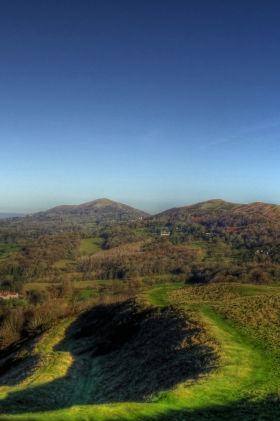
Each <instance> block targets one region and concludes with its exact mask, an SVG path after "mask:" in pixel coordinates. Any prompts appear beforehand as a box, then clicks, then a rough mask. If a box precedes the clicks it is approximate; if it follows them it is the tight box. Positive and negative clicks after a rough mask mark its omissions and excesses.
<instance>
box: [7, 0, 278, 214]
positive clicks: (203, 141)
mask: <svg viewBox="0 0 280 421" xmlns="http://www.w3.org/2000/svg"><path fill="white" fill-rule="evenodd" d="M279 22H280V2H279V1H272V0H267V1H257V0H254V1H248V0H247V1H246V0H243V1H239V0H229V1H224V0H220V1H216V0H211V1H209V0H192V1H188V0H181V1H177V0H169V1H164V0H147V1H145V0H98V1H96V0H89V1H88V0H75V1H73V0H65V1H64V0H56V1H54V0H39V1H38V0H36V1H31V0H24V1H23V0H0V211H3V212H4V211H35V210H39V209H44V208H48V207H51V206H53V205H57V204H62V203H80V202H84V201H88V200H92V199H96V198H98V197H109V198H112V199H114V200H119V201H122V202H126V203H128V204H130V205H133V206H137V207H140V208H142V209H145V210H148V211H157V210H160V209H163V208H168V207H170V206H174V205H177V206H178V205H183V204H188V203H192V202H196V201H201V200H206V199H210V198H217V197H219V198H224V199H225V200H230V201H237V202H250V201H256V200H259V201H267V202H275V203H279V202H280V188H279V186H280V23H279Z"/></svg>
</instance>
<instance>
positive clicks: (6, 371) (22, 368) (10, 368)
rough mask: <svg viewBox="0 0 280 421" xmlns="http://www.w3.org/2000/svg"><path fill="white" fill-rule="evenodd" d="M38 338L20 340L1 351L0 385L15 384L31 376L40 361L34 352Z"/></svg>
mask: <svg viewBox="0 0 280 421" xmlns="http://www.w3.org/2000/svg"><path fill="white" fill-rule="evenodd" d="M35 343H36V339H26V340H21V341H18V342H17V343H15V344H13V345H12V346H10V347H8V348H6V349H5V350H2V351H0V387H1V386H15V385H16V384H18V383H20V382H22V381H23V380H25V379H26V378H27V377H29V376H30V375H31V374H32V372H33V371H34V370H36V367H37V366H38V363H39V361H40V357H39V355H36V354H34V353H33V349H34V346H35Z"/></svg>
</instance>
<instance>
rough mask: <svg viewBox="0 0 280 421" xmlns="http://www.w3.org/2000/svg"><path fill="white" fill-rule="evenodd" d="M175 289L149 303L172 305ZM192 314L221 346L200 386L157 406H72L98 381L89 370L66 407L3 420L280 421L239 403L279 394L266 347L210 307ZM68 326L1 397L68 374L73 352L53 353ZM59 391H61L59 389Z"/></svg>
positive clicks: (45, 343) (158, 291)
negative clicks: (29, 373)
mask: <svg viewBox="0 0 280 421" xmlns="http://www.w3.org/2000/svg"><path fill="white" fill-rule="evenodd" d="M176 287H178V285H171V286H158V287H156V288H152V289H151V290H150V291H149V294H147V296H146V299H148V300H149V301H151V302H152V303H153V304H154V305H160V306H164V305H167V304H169V303H170V298H169V297H170V295H169V294H167V293H168V292H169V291H170V290H171V289H174V288H176ZM246 294H248V291H247V290H246ZM171 296H172V294H171ZM173 300H174V298H173ZM175 304H176V303H175ZM192 311H195V314H197V317H199V318H200V319H201V321H202V323H203V324H204V325H205V326H206V327H207V328H208V331H209V333H210V334H211V336H213V337H215V338H216V340H217V342H218V343H219V345H220V348H221V364H220V368H219V369H218V370H216V371H214V372H212V374H211V375H209V376H208V377H205V378H203V379H201V380H199V381H198V382H197V383H196V384H193V385H191V386H189V387H188V388H186V387H184V386H183V385H179V386H178V387H177V388H176V389H175V390H173V391H170V392H167V393H164V394H162V396H161V398H160V399H159V400H158V401H157V402H153V403H134V402H127V403H120V404H106V405H81V406H74V407H71V401H72V402H75V401H76V402H77V394H78V395H80V396H82V397H83V399H84V398H85V396H84V395H85V394H86V393H87V391H88V390H91V387H90V383H92V382H94V366H92V367H89V369H88V376H86V377H83V378H79V377H77V378H76V379H75V381H74V382H73V385H72V386H73V388H72V390H71V393H70V394H69V395H70V396H69V403H68V407H67V408H66V409H61V410H57V411H51V412H44V413H33V414H28V413H25V414H22V415H2V416H0V420H10V419H14V420H30V421H31V420H96V421H101V420H107V421H109V420H110V421H111V420H140V419H142V420H153V419H163V420H170V419H173V420H181V419H188V420H192V419H195V420H200V419H201V420H204V419H207V420H210V419H213V420H216V419H243V420H256V419H270V420H274V419H275V420H276V419H279V417H280V413H279V412H277V409H275V407H274V406H270V404H269V405H268V404H263V403H262V404H261V406H260V407H258V401H257V400H256V402H253V401H250V402H249V403H246V405H244V404H242V403H240V402H241V399H244V398H246V397H248V398H249V397H251V398H252V397H255V398H258V399H263V400H264V401H265V398H266V395H269V394H270V393H272V392H275V385H276V384H277V379H275V376H274V374H273V365H272V363H271V359H270V358H269V356H267V355H265V354H264V352H263V350H262V349H261V348H258V347H256V344H255V343H254V342H253V341H252V340H251V339H250V338H248V336H246V335H245V334H244V332H243V331H242V330H240V329H239V328H237V327H236V325H234V324H233V323H231V322H229V321H225V320H224V319H223V318H222V317H221V316H219V315H218V314H217V313H216V312H215V311H214V310H213V309H212V308H211V307H210V306H209V304H207V303H200V304H199V303H197V304H193V305H192ZM69 323H70V321H67V322H63V323H61V325H60V328H59V330H55V331H52V332H50V333H49V334H48V335H45V337H44V339H43V340H42V341H41V342H40V343H39V344H38V351H39V352H40V353H41V355H43V356H44V365H43V366H41V367H40V368H39V369H38V370H37V371H36V372H35V373H34V374H33V375H32V376H31V377H30V378H28V379H27V380H25V381H24V382H23V383H22V384H21V385H17V386H14V387H5V388H2V389H1V397H2V398H4V397H5V395H6V394H7V393H10V392H12V391H15V390H19V389H22V390H25V389H27V388H32V387H36V386H37V385H42V384H45V383H49V382H50V381H53V380H55V379H59V378H61V377H63V376H65V374H66V373H67V369H68V368H69V367H70V366H71V364H72V358H71V354H70V353H68V352H58V351H54V350H53V348H54V346H55V344H56V343H59V342H60V341H61V339H62V337H63V335H64V330H65V329H66V328H67V326H68V324H69ZM69 392H70V391H69ZM56 393H59V390H57V391H56ZM71 396H72V399H71ZM267 405H268V406H267ZM15 409H16V408H15ZM268 411H270V412H268ZM261 412H263V416H262V415H261ZM186 414H187V415H186ZM254 414H255V415H254Z"/></svg>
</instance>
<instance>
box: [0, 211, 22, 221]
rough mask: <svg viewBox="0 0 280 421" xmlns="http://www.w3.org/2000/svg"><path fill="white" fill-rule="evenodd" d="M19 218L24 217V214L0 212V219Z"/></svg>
mask: <svg viewBox="0 0 280 421" xmlns="http://www.w3.org/2000/svg"><path fill="white" fill-rule="evenodd" d="M20 216H24V214H22V213H14V212H0V219H7V218H17V217H20Z"/></svg>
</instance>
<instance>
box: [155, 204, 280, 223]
mask: <svg viewBox="0 0 280 421" xmlns="http://www.w3.org/2000/svg"><path fill="white" fill-rule="evenodd" d="M152 219H153V220H156V221H160V222H166V223H175V222H178V223H179V222H189V223H202V224H204V225H209V226H210V225H219V226H235V227H236V226H246V225H248V224H251V223H254V224H256V223H260V224H262V223H271V222H272V223H280V206H278V205H273V204H267V203H262V202H255V203H250V204H237V203H231V202H225V201H224V200H221V199H214V200H209V201H206V202H201V203H197V204H195V205H190V206H183V207H179V208H171V209H168V210H166V211H164V212H161V213H159V214H157V215H154V216H153V217H152Z"/></svg>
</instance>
